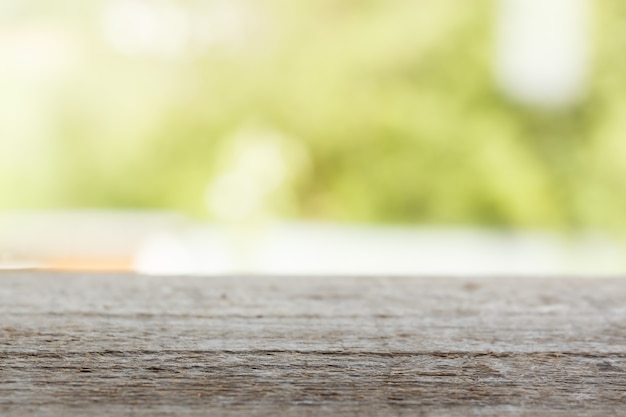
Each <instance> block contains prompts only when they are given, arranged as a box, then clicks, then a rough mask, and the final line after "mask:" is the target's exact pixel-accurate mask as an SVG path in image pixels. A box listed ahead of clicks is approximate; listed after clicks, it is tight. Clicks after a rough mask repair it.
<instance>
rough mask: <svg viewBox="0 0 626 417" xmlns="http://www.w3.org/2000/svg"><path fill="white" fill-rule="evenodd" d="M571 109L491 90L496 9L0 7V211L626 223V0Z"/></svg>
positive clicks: (522, 224)
mask: <svg viewBox="0 0 626 417" xmlns="http://www.w3.org/2000/svg"><path fill="white" fill-rule="evenodd" d="M593 5H594V7H593V15H592V33H591V43H592V50H593V64H592V74H591V77H590V79H589V83H588V86H587V89H586V93H585V95H584V96H583V97H582V98H581V99H579V100H577V101H576V102H574V103H571V104H570V105H568V106H561V107H558V108H541V107H532V106H527V105H524V104H520V103H518V102H516V101H514V100H512V99H510V98H508V96H506V95H505V94H503V93H502V92H501V89H499V88H498V87H497V85H496V82H495V81H494V79H495V77H494V73H493V72H494V70H493V53H494V42H495V41H494V37H495V35H494V34H495V31H494V27H495V23H494V21H495V19H496V10H497V9H496V4H495V3H494V2H493V1H481V0H479V1H475V2H467V1H461V0H424V1H415V0H299V1H290V2H288V1H280V0H254V1H252V0H250V1H244V0H231V1H226V0H223V1H220V0H205V1H186V2H173V1H165V0H163V1H95V0H94V1H89V2H76V1H69V0H65V1H61V0H59V1H55V2H49V1H42V0H41V1H40V0H19V1H16V0H15V1H7V0H4V1H3V2H2V3H0V209H3V210H32V209H54V208H84V207H104V208H140V209H141V208H166V209H172V210H180V211H183V212H185V213H188V214H190V215H192V216H196V217H198V218H201V219H218V220H219V219H221V220H240V219H242V218H249V217H251V216H252V217H254V216H266V217H267V216H270V217H278V218H283V219H315V220H332V221H342V222H359V223H360V222H366V223H402V224H418V225H419V224H429V225H451V226H457V225H459V226H460V225H479V226H494V227H502V228H547V229H555V230H562V231H567V230H580V229H585V230H586V229H594V230H596V229H597V230H602V231H604V232H607V233H612V234H613V233H614V234H616V235H620V234H624V232H626V222H625V221H624V213H626V195H625V194H624V193H623V191H622V190H624V189H625V186H626V163H625V162H624V160H623V157H624V155H626V140H625V138H624V135H625V134H626V101H625V100H624V94H625V93H626V76H624V74H626V55H624V54H623V51H624V48H625V47H626V25H624V19H626V3H624V2H622V1H619V0H597V1H595V2H593Z"/></svg>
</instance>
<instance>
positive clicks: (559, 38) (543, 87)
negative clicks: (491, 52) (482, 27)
mask: <svg viewBox="0 0 626 417" xmlns="http://www.w3.org/2000/svg"><path fill="white" fill-rule="evenodd" d="M499 6H500V7H499V14H498V22H497V45H496V62H495V66H496V76H497V78H498V82H499V83H500V85H501V87H502V89H503V90H504V91H505V92H506V93H507V94H509V95H510V96H511V97H512V98H514V99H516V100H518V101H520V102H522V103H526V104H529V105H536V106H542V107H560V106H564V105H567V104H570V103H572V102H574V101H575V100H576V99H578V98H579V97H580V96H581V95H582V94H583V92H584V89H585V84H586V80H587V76H588V72H589V61H590V10H591V5H590V3H589V0H500V5H499Z"/></svg>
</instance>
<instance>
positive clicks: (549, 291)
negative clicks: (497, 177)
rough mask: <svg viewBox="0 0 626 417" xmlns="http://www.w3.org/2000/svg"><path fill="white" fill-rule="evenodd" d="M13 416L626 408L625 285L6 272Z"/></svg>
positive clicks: (6, 408) (3, 375) (1, 406)
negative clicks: (165, 276)
mask: <svg viewBox="0 0 626 417" xmlns="http://www.w3.org/2000/svg"><path fill="white" fill-rule="evenodd" d="M0 320H1V321H0V415H2V416H33V415H37V416H72V415H91V416H109V415H110V416H113V415H115V416H159V415H177V416H195V415H198V416H199V415H226V416H244V415H255V416H283V415H294V416H295V415H305V416H308V415H322V414H323V415H338V416H344V415H350V416H354V415H406V416H414V415H442V416H443V415H446V416H472V415H474V416H501V415H515V416H521V415H528V416H531V415H532V416H548V415H550V416H572V415H626V279H556V278H552V279H536V278H527V279H523V278H387V277H369V278H360V277H334V278H332V277H325V278H315V277H308V278H305V277H283V278H275V277H207V278H200V277H196V278H191V277H171V278H155V277H140V276H132V275H119V274H117V275H114V274H113V275H87V274H82V275H81V274H48V273H32V272H31V273H28V272H21V273H15V272H12V273H9V272H5V273H2V274H0Z"/></svg>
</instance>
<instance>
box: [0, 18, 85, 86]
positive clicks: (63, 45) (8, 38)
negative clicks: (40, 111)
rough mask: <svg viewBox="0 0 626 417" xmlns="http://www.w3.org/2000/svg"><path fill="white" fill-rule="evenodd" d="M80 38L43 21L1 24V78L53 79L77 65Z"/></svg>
mask: <svg viewBox="0 0 626 417" xmlns="http://www.w3.org/2000/svg"><path fill="white" fill-rule="evenodd" d="M79 55H80V42H79V39H78V37H77V36H75V35H74V34H73V33H72V32H70V31H68V30H65V29H64V28H62V27H59V26H54V25H50V24H46V23H43V22H40V23H37V22H35V23H30V24H24V25H16V26H8V27H1V26H0V79H8V80H11V81H13V80H24V81H27V82H33V81H40V82H44V81H50V80H56V79H58V78H61V77H62V76H64V75H66V74H68V73H69V72H70V71H71V69H72V68H74V67H75V66H77V64H78V60H79Z"/></svg>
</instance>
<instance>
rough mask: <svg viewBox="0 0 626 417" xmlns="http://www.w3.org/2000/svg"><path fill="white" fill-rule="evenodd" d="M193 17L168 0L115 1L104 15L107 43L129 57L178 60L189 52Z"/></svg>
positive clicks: (109, 4)
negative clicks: (150, 56) (141, 56)
mask: <svg viewBox="0 0 626 417" xmlns="http://www.w3.org/2000/svg"><path fill="white" fill-rule="evenodd" d="M189 19H190V16H189V14H188V11H187V10H186V9H185V8H184V7H183V6H181V5H180V4H178V3H175V2H172V1H167V0H152V1H146V0H113V1H110V2H109V3H107V6H106V9H105V11H104V15H103V21H102V24H103V30H104V35H105V38H106V40H107V41H108V42H109V44H110V45H111V46H112V47H113V48H114V49H116V50H118V51H119V52H121V53H123V54H126V55H133V56H137V55H156V56H161V57H165V58H177V57H179V56H181V55H182V54H184V53H185V52H186V49H187V47H188V43H189V37H190V29H189V27H190V20H189Z"/></svg>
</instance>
